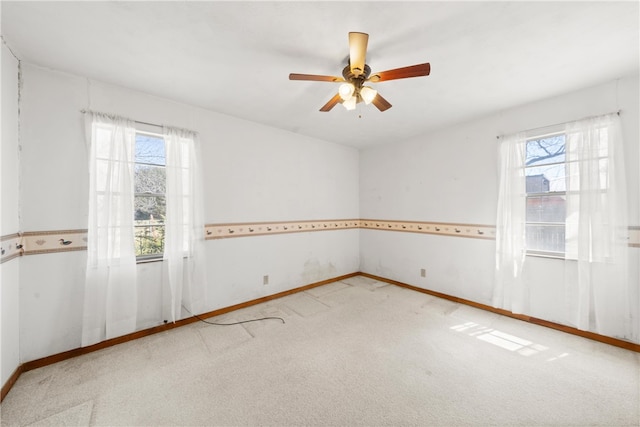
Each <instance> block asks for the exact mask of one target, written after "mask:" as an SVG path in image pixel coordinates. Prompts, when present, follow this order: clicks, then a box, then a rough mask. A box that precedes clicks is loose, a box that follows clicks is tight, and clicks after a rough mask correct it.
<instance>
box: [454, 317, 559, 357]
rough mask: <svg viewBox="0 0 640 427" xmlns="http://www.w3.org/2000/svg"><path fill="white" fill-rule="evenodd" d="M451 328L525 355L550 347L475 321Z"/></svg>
mask: <svg viewBox="0 0 640 427" xmlns="http://www.w3.org/2000/svg"><path fill="white" fill-rule="evenodd" d="M450 329H453V330H454V331H456V332H464V333H466V334H467V335H469V336H471V337H475V338H477V339H479V340H481V341H484V342H488V343H489V344H493V345H495V346H498V347H500V348H503V349H505V350H508V351H514V352H518V353H519V354H521V355H523V356H532V355H534V354H538V353H540V352H543V351H546V350H548V349H549V347H546V346H543V345H540V344H536V343H534V342H532V341H529V340H527V339H524V338H521V337H517V336H515V335H511V334H507V333H505V332H501V331H498V330H496V329H493V328H488V327H486V326H482V325H480V324H478V323H475V322H466V323H462V324H460V325H455V326H452V327H451V328H450ZM558 357H560V356H558ZM562 357H564V356H562ZM554 359H555V358H554Z"/></svg>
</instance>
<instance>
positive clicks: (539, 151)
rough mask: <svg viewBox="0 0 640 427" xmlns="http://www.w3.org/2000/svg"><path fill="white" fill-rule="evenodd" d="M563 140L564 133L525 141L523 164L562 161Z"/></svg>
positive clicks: (531, 164) (563, 157)
mask: <svg viewBox="0 0 640 427" xmlns="http://www.w3.org/2000/svg"><path fill="white" fill-rule="evenodd" d="M564 141H565V136H564V134H562V135H555V136H550V137H547V138H540V139H533V140H530V141H527V153H526V159H525V166H537V165H546V164H549V163H559V162H564V159H565V156H564V154H565V144H564Z"/></svg>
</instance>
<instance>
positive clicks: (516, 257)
mask: <svg viewBox="0 0 640 427" xmlns="http://www.w3.org/2000/svg"><path fill="white" fill-rule="evenodd" d="M525 148H526V135H525V134H524V133H518V134H514V135H509V136H505V137H504V138H503V140H502V143H501V145H500V172H499V173H500V187H499V191H498V215H497V222H496V273H495V283H494V289H493V301H492V303H493V306H494V307H498V308H502V309H505V310H509V311H512V312H514V313H523V312H526V310H527V307H528V289H527V288H526V283H525V282H524V281H523V279H522V267H523V264H524V258H525V254H526V247H525V221H526V219H525V214H526V178H525V170H524V161H525Z"/></svg>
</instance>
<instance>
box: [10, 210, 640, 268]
mask: <svg viewBox="0 0 640 427" xmlns="http://www.w3.org/2000/svg"><path fill="white" fill-rule="evenodd" d="M356 228H358V229H365V230H381V231H396V232H403V233H420V234H431V235H442V236H450V237H464V238H471V239H484V240H494V239H495V238H496V229H495V226H493V225H483V224H459V223H447V222H425V221H390V220H379V219H336V220H316V221H273V222H243V223H223V224H207V225H205V239H206V240H216V239H227V238H236V237H247V236H266V235H272V234H273V235H275V234H287V233H307V232H313V231H332V230H349V229H356ZM629 246H630V247H634V248H640V226H631V227H629ZM0 247H1V252H2V255H1V257H0V263H4V262H7V261H10V260H12V259H14V258H17V257H19V256H22V255H37V254H48V253H57V252H70V251H84V250H86V249H87V230H53V231H28V232H25V233H15V234H10V235H6V236H1V237H0Z"/></svg>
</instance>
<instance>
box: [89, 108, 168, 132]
mask: <svg viewBox="0 0 640 427" xmlns="http://www.w3.org/2000/svg"><path fill="white" fill-rule="evenodd" d="M80 112H81V113H82V114H86V113H90V112H92V111H91V110H80ZM107 115H108V114H107ZM132 121H133V122H134V123H138V124H140V125H147V126H154V127H158V128H161V127H163V126H162V125H159V124H156V123H149V122H141V121H139V120H132Z"/></svg>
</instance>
